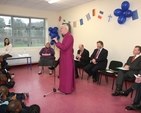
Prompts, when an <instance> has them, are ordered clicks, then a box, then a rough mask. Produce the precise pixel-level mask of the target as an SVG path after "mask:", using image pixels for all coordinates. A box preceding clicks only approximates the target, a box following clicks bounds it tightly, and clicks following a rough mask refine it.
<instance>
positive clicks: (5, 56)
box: [2, 54, 12, 59]
mask: <svg viewBox="0 0 141 113" xmlns="http://www.w3.org/2000/svg"><path fill="white" fill-rule="evenodd" d="M2 57H3V59H5V58H8V57H12V55H10V54H5V55H4V56H2Z"/></svg>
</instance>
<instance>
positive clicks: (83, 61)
mask: <svg viewBox="0 0 141 113" xmlns="http://www.w3.org/2000/svg"><path fill="white" fill-rule="evenodd" d="M76 59H77V60H75V73H76V78H79V75H78V68H82V67H85V66H86V65H87V64H88V63H89V62H90V59H89V51H88V50H87V49H85V48H84V45H83V44H80V45H79V50H78V51H77V55H76Z"/></svg>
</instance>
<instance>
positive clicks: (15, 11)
mask: <svg viewBox="0 0 141 113" xmlns="http://www.w3.org/2000/svg"><path fill="white" fill-rule="evenodd" d="M0 14H1V15H13V16H24V17H37V18H45V19H46V20H47V21H46V31H47V32H46V36H45V39H46V42H48V41H49V40H50V38H49V36H48V27H55V26H57V19H58V18H57V13H56V12H51V11H42V10H35V9H29V8H21V7H14V6H5V5H0ZM46 42H45V43H46ZM24 48H25V47H24ZM24 48H23V47H18V48H13V50H12V51H13V54H18V53H23V51H24ZM41 48H42V47H26V50H27V53H29V54H31V55H32V61H33V63H36V62H38V60H39V51H40V49H41ZM2 51H3V48H0V53H1V52H2ZM56 55H57V53H56ZM8 62H9V64H10V65H17V64H24V63H26V60H13V61H8Z"/></svg>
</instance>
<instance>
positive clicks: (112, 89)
mask: <svg viewBox="0 0 141 113" xmlns="http://www.w3.org/2000/svg"><path fill="white" fill-rule="evenodd" d="M114 84H115V78H113V83H112V90H113V89H114Z"/></svg>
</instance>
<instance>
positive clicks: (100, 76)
mask: <svg viewBox="0 0 141 113" xmlns="http://www.w3.org/2000/svg"><path fill="white" fill-rule="evenodd" d="M101 78H102V75H101V74H99V83H98V84H99V85H100V84H101Z"/></svg>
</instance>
